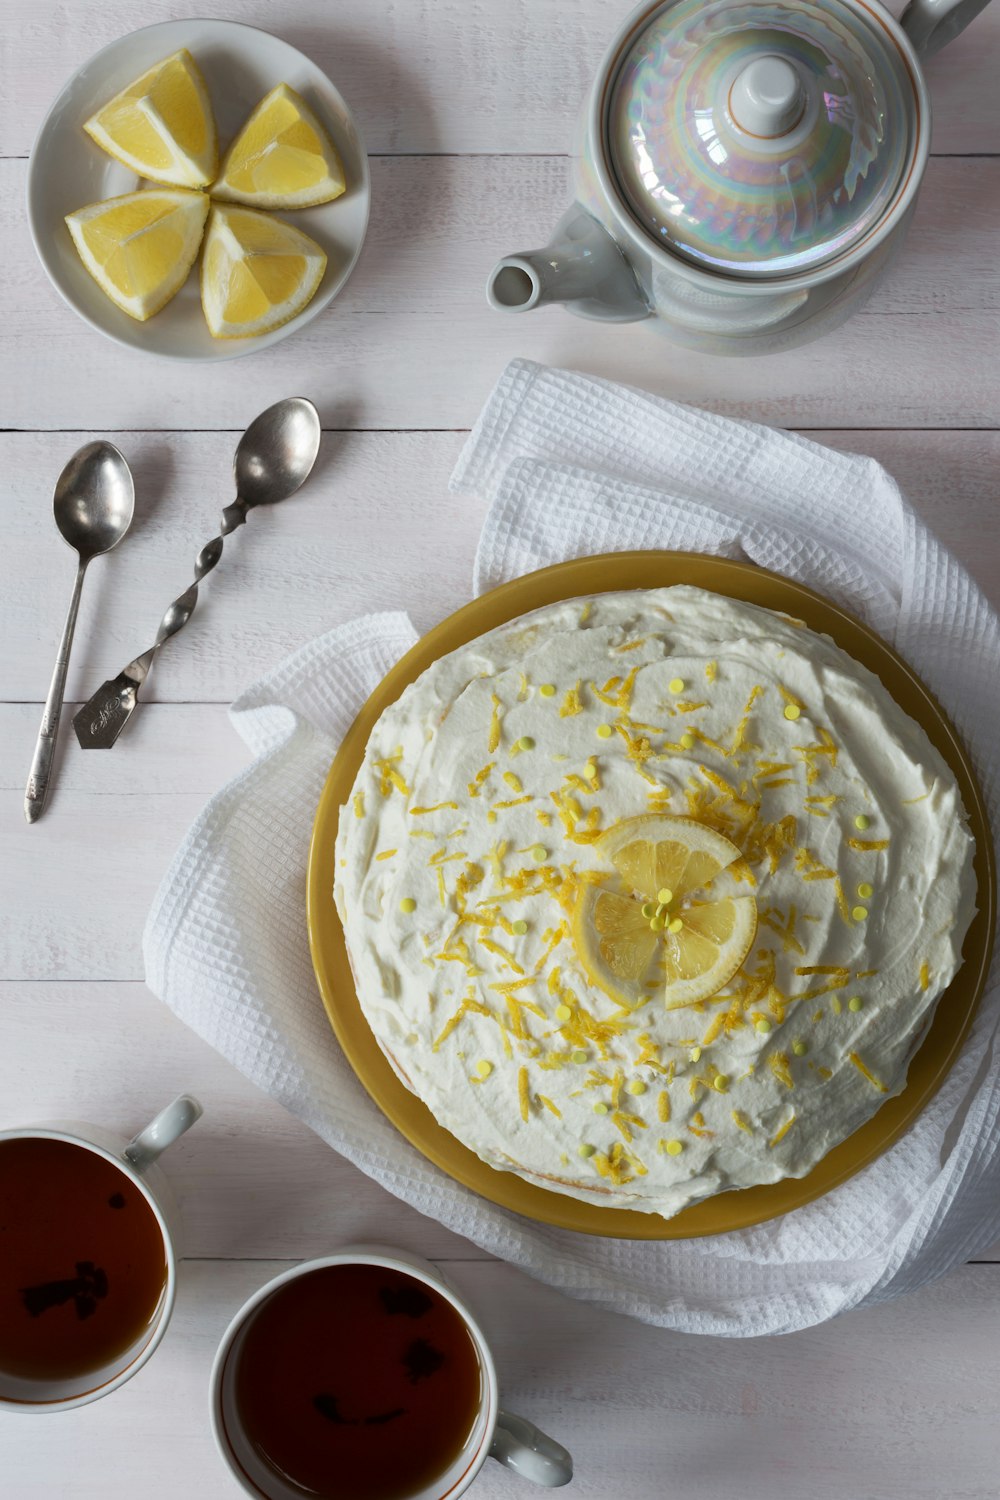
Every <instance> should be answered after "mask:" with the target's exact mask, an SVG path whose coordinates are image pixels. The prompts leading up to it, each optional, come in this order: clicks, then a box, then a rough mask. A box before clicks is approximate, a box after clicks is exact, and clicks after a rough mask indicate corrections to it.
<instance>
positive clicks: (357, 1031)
mask: <svg viewBox="0 0 1000 1500" xmlns="http://www.w3.org/2000/svg"><path fill="white" fill-rule="evenodd" d="M677 583H688V584H693V585H695V586H697V587H698V588H703V589H708V590H710V591H712V592H714V593H717V594H724V595H728V596H729V597H731V598H734V599H742V600H744V601H746V602H747V603H750V604H759V605H763V606H764V607H765V608H767V609H773V610H777V611H780V612H783V613H785V614H791V615H795V616H796V617H797V618H799V619H801V620H803V621H804V622H805V623H806V625H808V626H809V627H810V629H812V630H815V631H819V632H822V633H824V634H826V635H829V636H832V638H833V639H834V640H835V641H836V642H837V644H838V646H840V647H842V649H843V650H845V651H846V652H847V653H848V655H849V656H852V657H854V659H855V660H856V661H859V662H861V663H862V664H863V665H864V666H866V667H868V668H869V670H870V671H872V672H874V673H875V675H876V676H877V677H878V678H879V679H880V680H881V682H882V684H883V686H884V687H885V688H886V689H887V691H888V692H889V693H891V694H892V697H893V698H894V699H895V701H896V702H897V703H898V704H899V706H900V708H902V709H903V710H904V712H905V713H908V714H909V715H910V717H911V718H913V719H915V720H916V721H917V723H918V724H920V725H921V726H922V727H923V729H924V731H925V732H926V734H927V736H928V738H929V739H930V741H931V743H932V744H933V745H934V746H935V747H936V749H938V750H939V751H940V753H941V754H942V755H943V756H944V759H945V760H946V762H947V763H948V765H949V766H950V768H951V770H952V772H953V773H954V775H955V778H956V780H957V782H958V785H959V789H960V791H961V794H962V801H963V802H964V804H965V807H966V810H967V812H968V814H969V827H970V829H971V831H972V835H973V838H974V839H975V846H976V852H975V870H976V879H977V882H978V894H977V904H978V907H979V910H978V912H977V913H976V916H975V918H974V920H973V922H972V925H971V926H970V928H969V931H968V935H967V937H966V939H965V946H964V957H963V962H962V967H961V968H960V970H959V972H958V974H957V975H956V976H955V978H954V980H953V981H952V983H951V985H950V986H949V988H948V990H947V991H946V993H945V994H944V995H942V997H941V999H940V1001H939V1002H938V1006H937V1009H936V1010H935V1013H934V1019H933V1021H932V1022H931V1025H930V1027H929V1029H928V1031H927V1035H926V1036H925V1038H924V1040H923V1042H922V1043H921V1045H920V1048H919V1050H918V1051H917V1053H916V1055H915V1057H914V1058H913V1061H912V1062H911V1063H910V1069H909V1075H908V1078H907V1081H906V1087H905V1088H904V1090H903V1092H902V1093H901V1094H898V1095H897V1096H896V1097H895V1098H893V1099H889V1100H887V1102H886V1103H885V1104H883V1105H882V1107H881V1109H880V1110H879V1111H878V1113H877V1114H876V1115H874V1116H873V1117H872V1119H870V1120H869V1121H868V1122H867V1123H866V1124H865V1125H862V1126H861V1128H860V1129H859V1130H856V1131H855V1132H854V1134H853V1135H852V1136H850V1137H848V1139H847V1140H846V1141H842V1142H841V1144H840V1145H839V1146H835V1147H834V1148H833V1150H832V1151H829V1152H828V1153H827V1155H826V1156H825V1157H824V1158H823V1160H822V1161H821V1162H819V1163H818V1164H817V1165H816V1166H815V1167H814V1168H813V1169H812V1171H811V1172H809V1173H808V1174H807V1175H806V1176H805V1177H800V1178H786V1179H785V1180H784V1181H783V1182H779V1183H774V1184H768V1185H766V1186H763V1187H750V1188H743V1189H741V1190H739V1191H738V1192H727V1193H719V1194H717V1195H716V1196H715V1197H712V1198H708V1199H706V1200H705V1201H704V1202H702V1203H696V1204H693V1205H692V1206H691V1207H690V1208H685V1209H683V1210H682V1211H681V1212H680V1213H679V1214H677V1215H676V1216H675V1217H674V1218H672V1219H662V1218H660V1217H659V1215H657V1214H652V1213H643V1212H640V1211H637V1210H634V1209H623V1208H607V1207H604V1206H603V1205H602V1204H596V1203H586V1202H584V1201H582V1200H580V1199H578V1198H570V1197H567V1196H566V1195H565V1194H562V1193H556V1192H551V1191H549V1190H547V1189H545V1188H542V1187H538V1186H537V1185H535V1184H534V1183H531V1182H526V1181H525V1180H524V1179H523V1178H521V1177H518V1176H516V1175H515V1174H514V1173H513V1172H501V1171H498V1170H497V1169H496V1168H495V1167H491V1166H488V1165H487V1163H486V1162H484V1161H481V1160H480V1158H479V1157H478V1156H476V1154H475V1152H473V1151H470V1150H469V1148H468V1147H467V1146H463V1145H462V1143H461V1141H459V1140H458V1139H457V1138H456V1137H455V1136H453V1135H452V1134H451V1133H450V1131H447V1130H445V1129H444V1127H443V1126H442V1125H439V1124H438V1122H437V1120H436V1119H435V1118H434V1116H433V1115H432V1114H431V1111H430V1110H429V1109H428V1108H427V1106H426V1105H425V1104H424V1103H423V1102H422V1101H421V1100H420V1099H418V1098H417V1096H416V1095H415V1094H411V1093H410V1091H409V1090H408V1089H407V1088H406V1087H405V1085H404V1084H402V1083H401V1082H400V1080H399V1079H398V1078H397V1077H396V1074H395V1073H394V1072H393V1070H392V1068H391V1067H390V1065H389V1063H388V1061H387V1060H386V1058H385V1056H384V1054H383V1052H382V1050H381V1048H380V1047H379V1045H378V1042H377V1041H376V1040H375V1037H374V1035H373V1033H372V1031H371V1030H370V1029H369V1026H368V1023H367V1021H366V1020H365V1017H364V1013H363V1012H362V1010H361V1007H360V1005H359V1003H358V998H357V994H356V993H355V988H354V979H353V976H352V973H351V966H350V963H349V961H348V957H347V949H346V947H345V944H344V934H343V930H342V928H341V925H340V919H339V917H338V915H337V910H336V907H335V906H334V902H333V880H334V844H335V840H336V834H337V821H338V816H339V812H340V808H341V806H342V805H343V804H344V803H346V802H347V801H348V799H349V795H350V792H351V789H352V787H353V785H354V779H355V777H356V776H357V773H358V770H359V768H360V766H361V763H362V760H363V759H364V753H365V748H366V746H367V744H368V738H369V735H370V734H371V731H372V729H373V727H374V725H375V722H376V720H377V719H378V717H379V715H380V714H381V713H382V712H383V710H384V709H386V708H387V707H388V706H389V704H390V703H394V702H395V701H396V699H397V698H398V697H399V695H400V693H401V692H402V691H403V689H404V688H405V687H407V686H408V684H409V683H411V682H413V681H414V679H415V678H416V677H418V676H419V675H420V673H421V672H423V671H424V670H425V668H427V667H429V666H430V665H431V663H432V662H434V661H436V660H437V659H438V658H439V657H441V656H444V655H446V654H447V653H448V652H450V651H455V650H457V649H458V648H459V647H460V646H464V645H466V644H467V643H468V642H469V641H472V640H474V639H475V638H476V637H477V636H480V635H483V634H484V633H485V632H486V631H488V630H493V629H495V627H496V626H498V625H502V624H504V623H505V622H506V621H508V620H513V619H515V618H516V617H517V616H518V615H523V614H527V613H528V612H529V611H531V610H534V609H539V608H541V607H542V606H543V605H546V604H555V603H558V602H559V601H561V600H563V599H573V598H577V597H578V596H581V595H587V594H604V593H615V592H619V591H622V590H627V589H653V588H665V587H668V586H669V585H671V584H677ZM995 917H996V871H995V868H994V861H993V843H992V839H991V837H990V830H989V823H988V820H987V816H986V809H985V806H984V803H983V798H982V794H981V792H980V790H979V785H978V783H977V781H976V777H975V773H974V772H973V769H972V765H971V763H970V761H969V757H968V755H967V753H966V751H965V748H964V746H963V745H962V743H961V741H960V740H959V738H958V736H957V734H956V733H955V731H954V729H953V728H952V726H951V724H950V722H949V721H948V719H947V718H946V717H945V715H944V713H943V711H942V709H941V708H940V707H939V706H938V704H937V702H936V701H935V699H934V698H933V697H932V696H931V694H930V693H929V692H928V690H927V689H926V688H925V687H924V685H923V683H922V682H921V681H920V679H919V678H918V677H917V676H916V674H915V673H914V672H913V671H912V670H911V669H910V668H909V667H908V666H907V665H906V663H905V662H904V661H903V660H902V658H901V657H899V656H897V655H896V653H895V651H893V650H892V649H891V647H889V646H887V645H886V643H885V642H884V641H883V640H882V639H881V638H880V637H879V636H877V635H876V634H875V633H874V631H872V630H870V629H869V628H868V626H867V625H864V624H862V622H861V621H860V620H857V619H855V618H854V617H853V616H852V615H849V614H847V613H846V611H844V610H842V609H840V608H838V607H837V606H836V605H835V604H831V603H830V601H829V600H828V599H824V598H823V597H822V596H821V595H820V594H816V593H814V592H813V591H812V589H808V588H805V587H804V586H803V585H802V584H799V583H794V582H792V581H791V579H788V578H782V577H780V576H779V575H778V574H776V573H769V572H767V571H766V570H765V569H763V568H758V567H755V566H754V565H753V564H752V563H744V562H733V561H731V560H729V559H728V558H717V557H706V556H704V555H703V554H701V553H693V552H620V553H613V554H610V555H607V556H599V557H582V558H578V559H575V560H573V561H570V562H563V563H557V564H556V565H555V566H554V567H551V568H543V569H542V570H541V571H540V572H537V573H529V574H528V575H527V576H526V577H524V578H517V579H514V580H513V581H512V582H511V583H506V584H503V585H502V586H501V587H500V588H497V589H493V590H492V591H491V592H490V593H488V594H484V595H482V597H481V598H479V599H475V600H473V602H472V603H471V604H467V605H466V606H465V607H464V608H463V609H460V610H458V611H457V612H456V613H455V614H453V615H449V616H448V618H447V619H445V620H442V622H441V624H440V625H437V626H435V627H434V629H433V630H431V631H429V632H428V634H427V635H425V636H424V637H423V638H422V639H421V640H420V641H418V642H417V644H416V645H415V646H414V647H413V649H412V650H411V651H408V652H407V654H406V655H405V656H404V657H403V658H402V660H401V661H399V662H397V663H396V665H395V666H394V667H393V668H392V670H391V671H390V672H389V673H387V675H386V676H385V677H384V678H383V680H382V682H381V683H380V684H379V686H378V687H377V688H376V689H375V691H374V693H372V695H371V697H370V698H369V699H368V702H367V703H366V704H365V706H364V708H363V709H362V710H361V712H360V713H359V714H358V717H357V718H356V719H355V721H354V724H353V725H352V726H351V728H350V730H349V731H348V733H347V734H346V735H345V737H344V740H343V743H342V744H341V746H340V749H339V751H338V752H337V755H336V758H335V760H334V762H333V765H332V767H331V768H330V774H329V776H328V777H327V780H326V785H325V786H324V788H323V793H322V796H321V797H320V801H319V808H318V810H317V813H316V821H315V824H314V826H313V836H312V844H311V846H310V850H309V871H308V887H307V918H308V926H309V942H310V946H311V949H312V956H313V965H314V967H315V970H316V977H317V980H318V982H319V988H320V993H321V995H322V997H323V1004H324V1005H325V1007H326V1012H327V1015H328V1016H329V1018H330V1024H331V1025H332V1027H333V1029H334V1031H335V1032H336V1035H337V1040H338V1041H339V1043H340V1045H341V1047H342V1048H343V1050H344V1053H345V1054H346V1056H347V1059H348V1061H349V1062H350V1064H351V1066H352V1067H353V1069H354V1071H355V1073H356V1074H357V1076H358V1078H359V1079H360V1080H361V1082H362V1083H363V1084H364V1086H365V1088H366V1089H367V1090H368V1093H369V1094H370V1095H371V1097H372V1098H373V1099H374V1101H375V1103H376V1104H377V1105H378V1106H379V1108H380V1109H381V1110H382V1112H383V1113H384V1114H385V1115H387V1116H388V1118H389V1119H390V1120H391V1121H392V1123H393V1124H394V1125H395V1126H396V1128H397V1129H398V1130H400V1131H401V1132H402V1134H403V1135H404V1136H405V1137H406V1138H407V1140H408V1141H410V1142H411V1143H412V1144H413V1145H414V1146H416V1148H417V1150H418V1151H420V1152H422V1154H423V1155H424V1156H426V1157H427V1158H428V1160H429V1161H432V1162H434V1164H435V1165H436V1166H438V1167H440V1168H441V1169H442V1171H444V1172H447V1173H448V1175H449V1176H450V1177H453V1178H454V1179H455V1180H456V1181H457V1182H460V1183H463V1184H464V1185H465V1186H466V1187H469V1188H472V1190H473V1191H474V1192H476V1193H479V1194H480V1195H481V1196H482V1197H484V1198H487V1199H489V1201H490V1202H491V1203H496V1204H498V1205H499V1206H500V1207H502V1208H508V1209H513V1211H514V1212H515V1213H519V1214H524V1215H525V1216H526V1217H527V1218H529V1219H535V1220H537V1221H538V1222H539V1223H542V1224H551V1225H554V1226H555V1227H557V1228H560V1229H576V1230H579V1231H581V1232H582V1233H584V1234H600V1235H610V1236H612V1237H615V1238H619V1239H636V1240H675V1239H690V1238H694V1237H696V1236H700V1235H708V1234H724V1233H727V1232H729V1231H730V1230H734V1229H745V1228H747V1227H748V1226H749V1225H751V1224H760V1223H762V1222H763V1221H764V1220H766V1219H773V1218H776V1217H778V1215H780V1214H785V1213H788V1212H789V1211H790V1210H791V1209H793V1208H801V1207H802V1205H803V1204H805V1203H810V1202H812V1200H813V1199H814V1198H819V1197H820V1196H821V1195H822V1194H824V1193H828V1192H830V1190H831V1189H832V1188H835V1187H837V1186H838V1185H839V1184H840V1183H842V1182H846V1181H847V1179H848V1178H849V1177H853V1176H854V1175H855V1173H857V1172H860V1171H861V1170H862V1168H864V1167H866V1166H868V1164H869V1163H870V1162H872V1161H874V1160H875V1158H876V1157H877V1156H880V1155H881V1154H882V1152H883V1151H886V1150H888V1148H889V1147H890V1146H891V1145H893V1143H894V1142H895V1141H897V1140H898V1139H899V1137H900V1136H901V1135H902V1134H903V1133H904V1132H905V1131H906V1130H908V1129H909V1127H910V1126H911V1125H912V1124H913V1121H914V1120H915V1119H916V1117H917V1115H918V1114H919V1113H920V1111H921V1110H922V1109H923V1108H924V1106H925V1105H926V1104H927V1103H928V1101H929V1100H930V1099H931V1098H932V1097H933V1095H934V1094H935V1093H936V1092H937V1090H938V1088H939V1087H940V1086H941V1084H942V1082H943V1081H944V1079H945V1077H946V1075H947V1073H948V1070H949V1068H950V1067H951V1065H952V1063H953V1062H954V1060H955V1058H956V1057H957V1055H958V1052H959V1049H960V1048H961V1045H962V1042H963V1041H964V1040H965V1036H966V1034H967V1032H968V1030H969V1027H970V1026H971V1024H972V1018H973V1016H974V1014H975V1010H976V1006H977V1004H978V1002H979V997H980V995H981V994H982V991H983V987H984V985H985V983H986V975H987V971H988V969H989V962H990V954H991V950H992V946H993V929H994V922H995Z"/></svg>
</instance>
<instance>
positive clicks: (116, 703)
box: [73, 500, 250, 750]
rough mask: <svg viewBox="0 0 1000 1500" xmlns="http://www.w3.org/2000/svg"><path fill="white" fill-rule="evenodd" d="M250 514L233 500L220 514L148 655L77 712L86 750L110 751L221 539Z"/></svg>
mask: <svg viewBox="0 0 1000 1500" xmlns="http://www.w3.org/2000/svg"><path fill="white" fill-rule="evenodd" d="M249 510H250V506H249V504H248V503H247V502H246V501H245V500H234V501H233V503H232V505H227V506H226V508H225V510H224V511H223V512H222V524H221V526H220V527H219V535H218V536H216V537H213V538H212V540H211V541H210V542H206V543H205V545H204V547H202V549H201V551H200V552H199V553H198V556H197V557H196V558H195V562H194V582H193V583H192V584H191V586H190V588H187V589H185V590H184V592H183V594H180V595H179V596H178V597H177V598H176V599H175V600H174V601H173V603H172V604H170V605H168V607H167V610H166V613H165V614H164V616H163V619H162V620H161V621H160V628H159V630H158V631H157V632H156V640H155V641H154V642H153V644H152V645H151V646H150V648H149V650H148V651H144V652H143V653H142V655H141V656H137V657H136V659H135V661H130V662H129V664H128V666H127V667H124V668H123V669H122V671H121V672H119V673H118V676H117V677H112V678H111V679H110V681H108V682H102V683H101V686H100V687H99V688H98V689H97V692H96V693H95V694H94V696H93V697H92V698H90V699H89V700H88V701H87V702H86V703H85V704H84V705H83V707H82V708H81V709H80V710H79V712H78V713H77V715H76V717H75V718H74V720H73V728H74V729H75V730H76V737H77V739H78V740H79V741H80V744H81V745H82V746H83V748H84V749H85V750H109V749H110V748H111V746H112V745H113V744H114V743H115V740H116V739H117V738H118V736H119V735H120V734H121V732H122V730H123V729H124V728H125V725H126V724H127V723H128V721H129V719H130V718H131V717H132V715H133V713H134V712H135V709H136V705H137V704H138V701H139V689H140V688H141V687H142V685H143V683H144V682H145V681H146V678H147V677H148V676H149V671H150V668H151V667H152V665H153V657H154V656H155V655H156V653H157V651H158V650H159V649H160V647H161V646H162V645H163V642H164V641H168V640H169V639H170V637H171V636H172V635H176V634H177V632H178V630H181V629H182V628H183V627H184V626H185V625H186V624H187V622H188V620H190V618H191V616H192V615H193V614H194V609H195V605H196V604H197V603H198V585H199V583H201V581H202V579H203V578H205V577H207V575H208V574H209V573H211V571H212V569H213V568H214V567H216V566H217V565H218V562H219V559H220V557H221V556H222V547H223V538H225V537H227V536H228V535H229V533H230V532H231V531H235V530H236V528H237V526H242V525H243V523H244V521H245V520H246V518H247V512H248V511H249Z"/></svg>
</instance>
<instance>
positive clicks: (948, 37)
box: [899, 0, 989, 57]
mask: <svg viewBox="0 0 1000 1500" xmlns="http://www.w3.org/2000/svg"><path fill="white" fill-rule="evenodd" d="M988 4H989V0H910V3H909V5H908V6H907V7H906V9H905V10H904V11H903V14H902V15H901V16H900V18H899V24H900V25H901V26H902V28H903V30H904V31H905V32H906V34H907V36H908V37H909V39H910V41H911V42H912V43H913V46H914V49H915V51H916V53H917V55H918V57H932V56H933V54H934V53H935V52H940V50H941V48H942V47H945V46H947V44H948V43H949V42H950V41H953V40H954V39H955V37H957V36H958V33H959V32H960V31H964V30H965V28H966V26H968V24H969V22H970V21H974V20H975V19H976V17H977V16H978V14H979V12H980V11H981V10H985V8H986V6H987V5H988Z"/></svg>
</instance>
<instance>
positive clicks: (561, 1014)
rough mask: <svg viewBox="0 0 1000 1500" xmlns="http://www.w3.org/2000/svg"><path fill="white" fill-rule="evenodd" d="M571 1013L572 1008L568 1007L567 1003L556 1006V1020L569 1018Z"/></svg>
mask: <svg viewBox="0 0 1000 1500" xmlns="http://www.w3.org/2000/svg"><path fill="white" fill-rule="evenodd" d="M572 1015H573V1012H572V1010H571V1009H570V1007H569V1006H568V1005H557V1006H556V1020H557V1021H568V1020H570V1018H571V1017H572Z"/></svg>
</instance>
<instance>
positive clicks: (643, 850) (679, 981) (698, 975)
mask: <svg viewBox="0 0 1000 1500" xmlns="http://www.w3.org/2000/svg"><path fill="white" fill-rule="evenodd" d="M593 847H594V849H595V851H596V852H597V853H598V854H599V855H601V856H602V857H603V858H604V859H605V860H606V861H607V863H608V865H609V867H610V868H609V869H608V872H607V874H606V875H604V876H598V878H597V879H592V880H589V881H586V882H584V883H583V884H582V885H581V888H580V893H579V895H578V897H577V901H576V905H575V908H574V913H573V942H574V945H575V947H576V950H577V953H578V955H579V957H580V960H581V962H582V963H583V966H584V968H585V970H586V972H587V975H588V978H590V979H591V981H592V982H593V983H595V984H597V985H598V986H599V987H600V988H601V989H603V990H605V991H606V992H607V993H608V994H610V995H612V996H613V997H614V998H615V999H616V1000H619V1001H620V1002H621V1003H622V1004H625V1005H630V1006H631V1005H636V1004H637V1003H639V1002H640V1001H642V1000H648V999H649V998H650V996H651V995H653V994H660V995H661V996H662V997H663V999H664V1001H665V1003H666V1005H667V1008H668V1009H675V1008H677V1007H680V1006H685V1005H694V1004H696V1003H697V1002H699V1001H701V1000H706V999H708V997H709V996H710V995H714V994H717V993H718V991H719V990H720V989H722V987H723V985H725V984H727V983H728V981H729V980H730V979H732V977H733V975H734V974H735V973H736V972H737V970H738V969H739V968H740V965H741V964H742V963H743V961H744V959H745V958H746V956H747V954H748V953H749V951H750V948H751V946H752V944H753V940H754V935H755V933H756V931H757V903H756V901H755V900H754V897H753V895H752V894H751V893H750V891H749V889H747V887H748V886H749V885H750V884H751V883H752V877H751V875H750V871H749V868H748V866H747V865H746V862H745V861H744V859H743V856H742V854H741V853H740V850H739V849H738V848H737V847H736V845H735V844H733V843H731V842H730V840H729V839H727V838H724V837H723V835H722V834H721V833H717V832H716V831H715V829H713V828H707V827H706V826H705V825H704V824H702V823H697V822H695V821H694V819H692V818H675V817H670V816H668V815H666V814H660V813H650V814H647V815H643V816H641V817H638V818H627V819H625V820H624V821H623V822H621V823H616V824H615V825H614V826H613V827H612V828H609V829H608V831H607V832H606V833H604V834H602V835H601V837H600V838H599V839H598V840H597V841H596V842H595V844H594V846H593Z"/></svg>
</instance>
